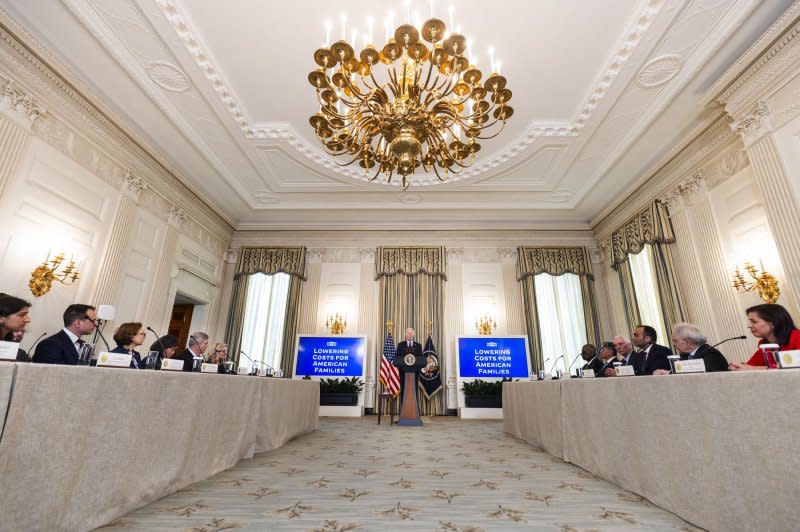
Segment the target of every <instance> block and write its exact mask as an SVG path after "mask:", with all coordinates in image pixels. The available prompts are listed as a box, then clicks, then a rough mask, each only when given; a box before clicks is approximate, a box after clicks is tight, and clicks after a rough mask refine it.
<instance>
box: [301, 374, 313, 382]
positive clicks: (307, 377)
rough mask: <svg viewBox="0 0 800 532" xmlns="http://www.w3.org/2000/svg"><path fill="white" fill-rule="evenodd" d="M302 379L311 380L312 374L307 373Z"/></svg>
mask: <svg viewBox="0 0 800 532" xmlns="http://www.w3.org/2000/svg"><path fill="white" fill-rule="evenodd" d="M302 380H304V381H310V380H311V375H306V376H305V377H303V379H302Z"/></svg>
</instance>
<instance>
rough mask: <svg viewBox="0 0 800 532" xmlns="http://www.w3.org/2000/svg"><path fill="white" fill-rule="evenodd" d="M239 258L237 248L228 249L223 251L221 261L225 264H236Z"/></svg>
mask: <svg viewBox="0 0 800 532" xmlns="http://www.w3.org/2000/svg"><path fill="white" fill-rule="evenodd" d="M238 258H239V248H228V249H227V250H225V255H224V256H223V260H224V261H225V264H236V259H238Z"/></svg>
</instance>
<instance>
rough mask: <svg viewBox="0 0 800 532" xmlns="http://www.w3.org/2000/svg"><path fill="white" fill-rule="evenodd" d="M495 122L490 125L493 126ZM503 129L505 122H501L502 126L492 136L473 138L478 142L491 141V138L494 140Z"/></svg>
mask: <svg viewBox="0 0 800 532" xmlns="http://www.w3.org/2000/svg"><path fill="white" fill-rule="evenodd" d="M497 122H499V120H495V121H494V122H492V124H491V125H494V124H496V123H497ZM505 127H506V122H505V120H503V122H502V125H501V126H500V129H499V130H497V133H495V134H494V135H492V136H489V137H481V136H477V137H475V138H476V139H480V140H489V139H493V138H495V137H496V136H497V135H499V134H500V133H501V132H502V131H503V129H505Z"/></svg>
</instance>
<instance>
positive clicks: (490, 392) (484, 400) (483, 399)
mask: <svg viewBox="0 0 800 532" xmlns="http://www.w3.org/2000/svg"><path fill="white" fill-rule="evenodd" d="M510 380H511V378H503V379H502V380H499V381H485V380H483V379H475V380H474V381H472V382H464V384H463V385H462V386H461V390H462V391H463V392H464V402H465V403H466V405H467V407H469V408H502V407H503V383H504V382H507V381H510Z"/></svg>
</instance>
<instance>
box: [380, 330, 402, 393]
mask: <svg viewBox="0 0 800 532" xmlns="http://www.w3.org/2000/svg"><path fill="white" fill-rule="evenodd" d="M394 355H395V346H394V340H392V333H391V332H390V333H389V334H388V335H386V342H385V343H384V344H383V355H381V376H380V379H381V382H382V383H383V386H384V387H385V388H386V391H387V392H389V393H390V394H392V395H397V394H399V393H400V370H398V369H397V368H396V367H395V365H394Z"/></svg>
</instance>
